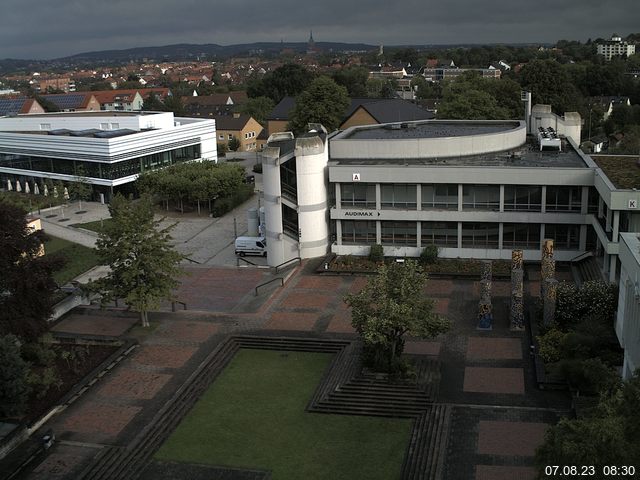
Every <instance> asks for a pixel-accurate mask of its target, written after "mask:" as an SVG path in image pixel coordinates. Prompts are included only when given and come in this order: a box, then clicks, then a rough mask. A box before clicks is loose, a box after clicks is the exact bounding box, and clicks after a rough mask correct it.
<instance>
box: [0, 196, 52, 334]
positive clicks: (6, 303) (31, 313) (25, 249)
mask: <svg viewBox="0 0 640 480" xmlns="http://www.w3.org/2000/svg"><path fill="white" fill-rule="evenodd" d="M0 225H2V235H0V272H2V273H1V274H0V292H2V294H1V295H0V335H7V334H14V335H17V336H19V337H21V338H22V339H24V340H27V341H30V340H34V339H36V338H37V337H38V336H39V335H40V334H42V333H43V332H44V331H45V330H46V328H47V319H48V318H49V317H50V316H51V312H52V295H53V293H54V291H55V290H56V288H57V286H56V284H55V282H54V280H53V277H52V273H53V272H54V271H55V270H56V269H57V268H59V267H60V266H61V262H60V260H57V259H56V258H55V257H52V256H38V254H39V252H40V250H41V247H42V242H43V240H44V233H43V232H42V231H36V232H32V231H31V230H30V229H29V228H28V227H27V221H26V217H25V212H24V211H23V210H21V209H20V208H18V207H16V206H14V205H11V204H9V203H7V202H6V201H5V200H3V199H0Z"/></svg>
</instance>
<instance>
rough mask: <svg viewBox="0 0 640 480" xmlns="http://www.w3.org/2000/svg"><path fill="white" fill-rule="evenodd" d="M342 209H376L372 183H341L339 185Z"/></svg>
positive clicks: (374, 188)
mask: <svg viewBox="0 0 640 480" xmlns="http://www.w3.org/2000/svg"><path fill="white" fill-rule="evenodd" d="M340 198H341V202H342V203H341V205H342V206H343V207H362V208H376V185H375V184H374V183H343V184H341V185H340Z"/></svg>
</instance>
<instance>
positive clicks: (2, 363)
mask: <svg viewBox="0 0 640 480" xmlns="http://www.w3.org/2000/svg"><path fill="white" fill-rule="evenodd" d="M28 373H29V364H28V363H27V362H25V361H24V360H23V359H22V357H21V356H20V341H19V340H18V337H16V336H15V335H4V336H2V337H0V417H11V416H18V415H22V414H23V413H24V408H25V404H26V401H27V397H28V395H29V386H28V384H27V374H28Z"/></svg>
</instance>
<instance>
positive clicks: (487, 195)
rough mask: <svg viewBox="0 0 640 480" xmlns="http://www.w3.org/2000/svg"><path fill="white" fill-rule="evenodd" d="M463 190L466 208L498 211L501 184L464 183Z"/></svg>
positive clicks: (463, 200)
mask: <svg viewBox="0 0 640 480" xmlns="http://www.w3.org/2000/svg"><path fill="white" fill-rule="evenodd" d="M462 192H463V194H462V208H463V209H464V210H493V211H497V210H499V209H500V186H499V185H464V187H463V190H462Z"/></svg>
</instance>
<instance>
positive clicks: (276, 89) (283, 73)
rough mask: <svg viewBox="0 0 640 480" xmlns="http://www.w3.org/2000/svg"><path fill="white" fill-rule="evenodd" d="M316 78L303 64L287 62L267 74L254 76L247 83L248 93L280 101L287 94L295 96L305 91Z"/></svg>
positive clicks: (253, 96) (276, 101)
mask: <svg viewBox="0 0 640 480" xmlns="http://www.w3.org/2000/svg"><path fill="white" fill-rule="evenodd" d="M313 78H314V74H313V73H312V72H310V71H309V70H307V69H306V68H304V67H303V66H302V65H298V64H295V63H287V64H285V65H283V66H281V67H278V68H276V69H275V70H274V71H273V72H269V73H267V74H265V75H264V76H263V77H262V78H260V79H259V78H257V77H254V78H252V79H250V80H249V82H248V84H247V95H249V97H252V98H256V97H269V98H270V99H271V100H273V102H274V103H276V104H277V103H279V102H280V100H282V99H283V98H284V97H286V96H291V97H295V96H296V95H299V94H300V93H301V92H302V91H304V90H305V89H306V88H307V87H308V86H309V84H310V83H311V81H312V80H313Z"/></svg>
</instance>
